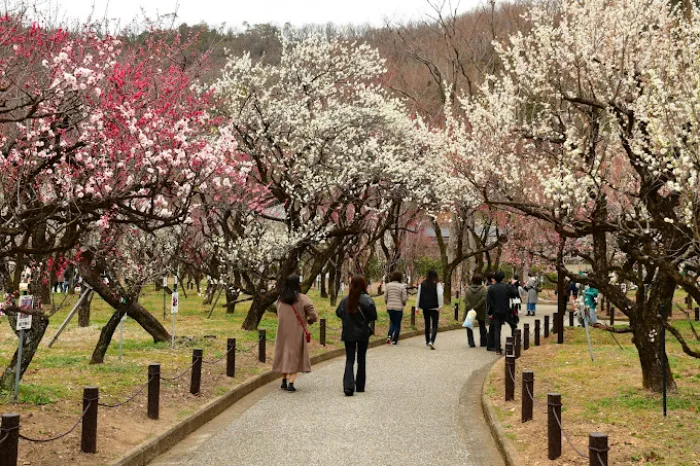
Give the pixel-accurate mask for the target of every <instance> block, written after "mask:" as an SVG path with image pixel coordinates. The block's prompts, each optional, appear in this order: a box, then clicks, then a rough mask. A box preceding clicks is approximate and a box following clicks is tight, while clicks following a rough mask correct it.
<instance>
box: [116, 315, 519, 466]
mask: <svg viewBox="0 0 700 466" xmlns="http://www.w3.org/2000/svg"><path fill="white" fill-rule="evenodd" d="M461 328H462V326H461V324H459V323H455V324H451V325H446V326H443V327H439V328H438V332H445V331H448V330H457V329H461ZM422 334H423V331H422V330H410V331H407V332H402V334H401V337H400V340H403V339H406V338H413V337H416V336H419V335H422ZM385 345H386V340H385V339H384V338H377V339H376V340H374V341H370V343H369V348H376V347H378V346H385ZM344 355H345V348H337V349H334V350H330V351H327V352H325V353H321V354H316V355H314V356H312V357H311V364H312V365H315V364H319V363H321V362H324V361H328V360H330V359H335V358H337V357H340V356H344ZM277 378H279V374H278V373H276V372H272V371H271V370H268V371H267V372H264V373H262V374H260V375H258V376H257V377H255V378H253V379H251V380H248V381H247V382H243V383H242V384H241V385H239V386H238V387H236V388H234V389H232V390H231V391H229V392H228V393H226V394H225V395H223V396H221V397H219V398H215V399H213V400H211V401H210V402H208V403H206V404H205V405H204V406H202V407H201V408H199V410H198V411H197V412H195V413H194V414H191V415H190V416H188V417H186V418H185V419H184V420H182V421H181V422H179V423H178V424H176V425H174V426H173V427H171V428H169V429H168V430H166V431H165V432H163V433H161V434H159V435H157V436H155V437H153V438H152V439H150V440H146V441H145V442H143V443H141V444H140V445H138V446H137V447H135V448H134V449H132V450H131V451H129V452H127V453H126V454H125V455H123V456H122V457H121V458H119V459H117V460H116V461H114V462H113V463H111V464H112V465H113V466H146V465H147V464H148V463H150V462H151V461H152V460H154V459H155V458H156V457H158V456H160V455H162V454H163V453H165V452H167V451H168V450H170V449H171V448H172V447H174V446H175V445H176V444H178V443H179V442H180V441H182V440H183V439H184V438H185V437H187V436H188V435H189V434H191V433H192V432H194V431H195V430H197V429H199V428H200V427H202V426H203V425H205V424H206V423H208V422H209V421H211V420H212V419H214V418H215V417H216V416H218V415H219V414H221V413H223V412H224V411H225V410H226V409H228V408H230V407H231V406H232V405H233V404H235V403H236V402H237V401H239V400H241V399H242V398H243V397H245V396H246V395H249V394H251V393H252V392H254V391H255V390H257V389H258V388H261V387H263V386H265V385H267V384H268V383H270V382H272V381H274V380H275V379H277ZM482 392H483V390H482ZM487 423H488V422H487ZM496 443H498V442H496ZM499 448H500V446H499ZM508 466H513V465H508Z"/></svg>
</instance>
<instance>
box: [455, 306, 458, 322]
mask: <svg viewBox="0 0 700 466" xmlns="http://www.w3.org/2000/svg"><path fill="white" fill-rule="evenodd" d="M455 320H459V303H455Z"/></svg>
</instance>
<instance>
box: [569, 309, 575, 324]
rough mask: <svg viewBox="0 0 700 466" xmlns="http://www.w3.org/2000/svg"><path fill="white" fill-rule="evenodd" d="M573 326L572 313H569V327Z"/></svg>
mask: <svg viewBox="0 0 700 466" xmlns="http://www.w3.org/2000/svg"><path fill="white" fill-rule="evenodd" d="M573 326H574V311H569V327H573Z"/></svg>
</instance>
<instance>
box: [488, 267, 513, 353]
mask: <svg viewBox="0 0 700 466" xmlns="http://www.w3.org/2000/svg"><path fill="white" fill-rule="evenodd" d="M505 277H506V274H505V273H503V271H502V270H499V271H498V272H496V275H495V277H494V278H495V280H496V283H495V284H494V285H491V286H490V287H489V289H488V291H487V292H486V302H487V303H488V304H487V305H488V312H489V313H490V316H491V319H492V324H491V325H492V326H493V327H494V331H493V349H489V351H495V352H496V354H499V355H500V354H503V350H502V349H501V327H502V326H503V324H504V323H506V322H507V319H508V316H509V315H510V314H511V312H512V301H511V300H512V299H513V298H516V297H517V296H518V291H517V289H515V288H513V287H512V286H510V284H508V283H503V279H504V278H505Z"/></svg>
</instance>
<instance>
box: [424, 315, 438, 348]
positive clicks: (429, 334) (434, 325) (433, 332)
mask: <svg viewBox="0 0 700 466" xmlns="http://www.w3.org/2000/svg"><path fill="white" fill-rule="evenodd" d="M439 318H440V312H439V311H438V310H437V309H433V310H431V311H429V310H427V309H423V320H424V321H425V343H426V344H428V343H435V337H436V336H437V331H438V320H439Z"/></svg>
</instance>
